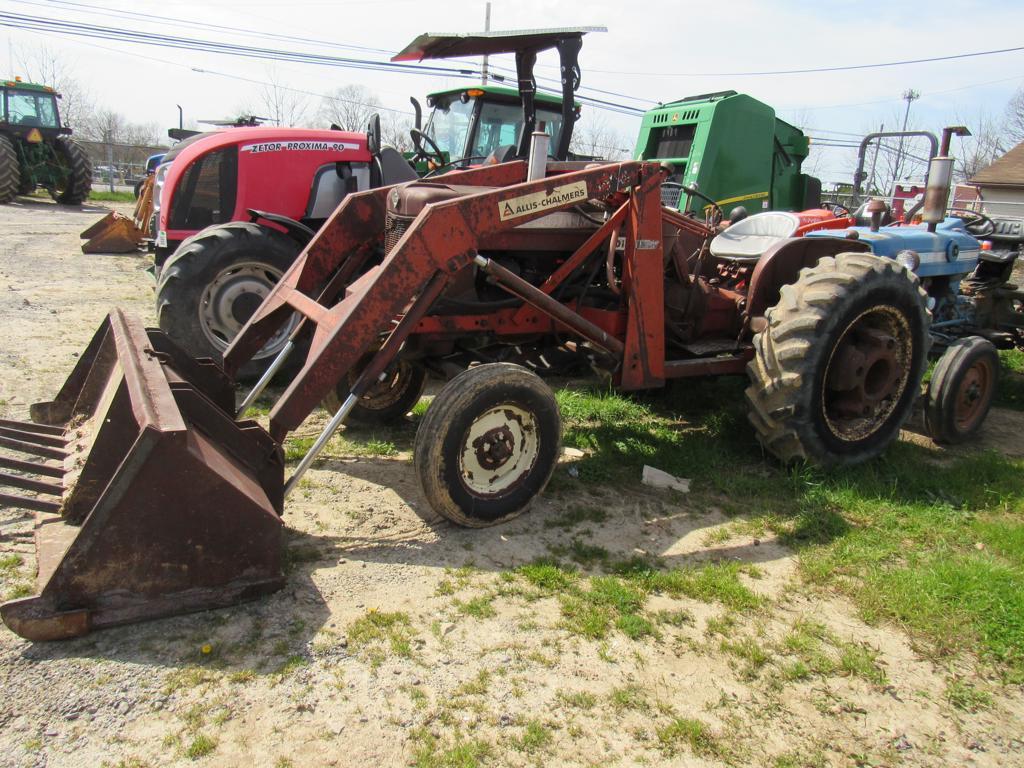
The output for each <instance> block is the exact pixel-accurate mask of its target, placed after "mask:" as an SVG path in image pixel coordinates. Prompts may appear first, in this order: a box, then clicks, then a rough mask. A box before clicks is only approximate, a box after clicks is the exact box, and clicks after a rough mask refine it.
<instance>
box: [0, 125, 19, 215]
mask: <svg viewBox="0 0 1024 768" xmlns="http://www.w3.org/2000/svg"><path fill="white" fill-rule="evenodd" d="M20 186H21V166H20V164H19V163H18V153H17V152H16V151H15V149H14V144H13V143H12V142H11V140H10V139H9V138H8V137H7V136H0V203H9V202H11V200H13V199H14V198H15V197H16V196H17V195H18V189H19V187H20Z"/></svg>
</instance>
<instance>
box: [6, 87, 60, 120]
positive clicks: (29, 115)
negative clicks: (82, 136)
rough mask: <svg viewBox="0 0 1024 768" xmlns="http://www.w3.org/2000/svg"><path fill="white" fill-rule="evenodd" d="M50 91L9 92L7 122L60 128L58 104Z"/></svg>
mask: <svg viewBox="0 0 1024 768" xmlns="http://www.w3.org/2000/svg"><path fill="white" fill-rule="evenodd" d="M55 101H56V100H55V98H54V96H53V95H52V94H49V93H31V92H26V91H8V92H7V122H9V123H12V124H14V125H30V126H32V127H38V128H59V127H60V126H59V125H58V124H57V105H56V103H55Z"/></svg>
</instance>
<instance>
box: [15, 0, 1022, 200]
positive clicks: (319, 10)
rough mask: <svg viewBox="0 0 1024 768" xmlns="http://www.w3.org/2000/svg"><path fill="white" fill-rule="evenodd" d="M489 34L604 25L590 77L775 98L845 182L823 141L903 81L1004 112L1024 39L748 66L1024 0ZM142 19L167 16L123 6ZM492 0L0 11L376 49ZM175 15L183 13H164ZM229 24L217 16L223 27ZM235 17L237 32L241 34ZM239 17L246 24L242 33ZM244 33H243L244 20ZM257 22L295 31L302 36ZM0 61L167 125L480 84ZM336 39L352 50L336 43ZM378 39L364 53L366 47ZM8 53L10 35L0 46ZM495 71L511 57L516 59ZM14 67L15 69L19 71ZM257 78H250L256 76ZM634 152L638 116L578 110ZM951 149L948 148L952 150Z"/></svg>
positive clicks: (224, 2) (84, 60) (927, 30)
mask: <svg viewBox="0 0 1024 768" xmlns="http://www.w3.org/2000/svg"><path fill="white" fill-rule="evenodd" d="M491 6H492V9H491V28H492V29H530V28H543V27H563V26H606V27H607V28H608V32H605V33H594V34H589V35H587V37H586V38H585V40H584V45H583V51H582V53H581V55H580V63H581V68H582V71H583V80H582V83H583V86H584V93H588V92H587V91H586V90H585V89H586V88H587V87H588V86H589V87H592V88H598V89H601V90H603V91H610V92H613V93H614V94H617V95H609V94H607V93H604V94H593V93H592V92H591V93H592V95H595V96H597V97H599V98H602V99H606V100H609V101H613V102H616V103H621V104H628V105H630V106H633V107H639V108H641V109H646V108H649V107H651V106H654V105H655V104H656V103H657V102H659V101H671V100H674V99H678V98H681V97H683V96H687V95H692V94H698V93H706V92H711V91H721V90H726V89H733V90H737V91H740V92H743V93H748V94H750V95H751V96H754V97H755V98H758V99H760V100H762V101H765V102H767V103H768V104H770V105H772V106H773V107H774V108H775V110H776V113H777V114H778V116H779V117H781V118H783V119H785V120H788V121H790V122H793V123H795V124H797V125H800V126H801V127H803V128H804V129H805V131H806V132H807V133H808V134H810V135H811V136H812V141H813V142H814V144H813V146H815V147H816V149H815V151H814V153H813V155H812V158H811V162H810V163H809V165H810V166H812V167H810V168H805V170H811V171H812V172H814V173H815V175H818V176H819V177H821V178H822V179H823V180H824V181H826V182H837V181H848V180H849V177H850V174H851V170H852V157H853V154H854V152H853V150H850V149H843V148H832V147H825V146H823V144H827V143H835V142H836V141H845V142H853V141H856V137H858V136H861V135H863V134H864V133H865V132H867V131H869V130H877V129H878V127H879V126H880V125H882V124H885V126H886V129H892V128H894V127H897V126H896V123H897V122H902V118H903V110H904V108H905V106H906V102H904V101H903V100H902V94H903V93H904V92H905V91H906V90H908V89H913V90H915V91H917V92H918V93H919V94H920V98H919V99H917V100H915V101H914V102H913V103H912V107H911V117H910V127H912V128H923V129H927V130H931V131H933V132H936V133H938V132H939V131H940V130H941V128H942V127H943V126H945V125H950V124H956V123H964V124H966V125H968V127H971V126H972V125H977V124H979V122H980V121H981V120H982V119H983V118H984V117H986V116H987V117H1000V116H1001V115H1002V113H1003V110H1004V107H1005V105H1006V103H1007V101H1008V100H1009V99H1010V98H1011V96H1012V95H1013V93H1014V92H1015V91H1016V90H1017V89H1018V88H1020V87H1022V86H1024V50H1022V51H1015V52H1009V53H1002V54H996V55H987V56H976V57H970V58H960V59H955V60H951V61H942V62H931V63H921V64H911V65H904V66H896V67H886V68H873V69H857V70H851V71H838V72H818V73H809V74H790V75H781V74H775V75H763V76H744V75H741V74H740V73H749V72H764V71H778V70H791V69H810V68H820V67H842V66H851V65H864V64H875V63H881V62H892V61H901V60H907V59H920V58H930V57H936V56H948V55H955V54H964V53H973V52H978V51H988V50H994V49H1001V48H1013V47H1019V46H1024V37H1022V35H1021V33H1020V30H1021V29H1024V2H1020V0H987V1H986V2H972V1H971V0H960V1H959V2H947V1H946V0H937V1H934V2H931V3H929V4H923V5H921V6H920V7H912V8H911V7H908V6H899V7H892V6H889V7H888V8H889V10H882V9H883V8H885V7H886V6H883V5H882V4H868V3H862V4H855V5H852V6H842V8H840V6H838V5H837V4H835V3H823V2H820V0H816V1H814V2H803V1H798V0H772V1H769V0H763V1H761V2H757V1H755V0H729V1H728V2H726V3H722V4H721V5H717V4H714V3H708V2H699V3H698V2H688V1H682V2H681V1H679V0H676V1H675V2H671V1H670V0H650V1H649V2H646V3H644V4H643V5H640V4H639V3H623V2H615V3H613V2H610V1H609V0H588V2H586V3H578V2H560V3H554V2H550V0H549V1H548V2H544V1H543V0H492V3H491ZM119 12H131V13H134V14H151V15H153V16H159V17H164V19H165V20H163V21H158V20H156V19H145V18H139V17H126V16H124V15H120V14H119ZM484 12H485V2H484V0H446V1H445V2H433V3H430V2H424V0H287V2H282V1H281V0H244V2H233V1H232V0H205V1H204V2H192V1H191V0H161V1H160V2H151V1H150V0H137V1H135V2H116V1H115V2H103V0H73V2H69V0H0V23H2V15H3V14H21V15H30V16H37V17H42V18H48V19H61V20H71V21H82V22H88V23H92V24H99V25H104V26H113V27H117V28H120V29H128V30H140V31H146V32H157V31H158V32H162V33H165V34H175V35H181V36H185V37H193V38H201V39H204V40H214V41H222V42H231V43H236V44H242V45H259V46H262V47H266V48H274V49H287V50H293V51H294V50H298V51H303V52H315V53H325V54H329V55H333V56H349V57H358V58H368V59H374V60H386V59H387V58H388V57H389V52H396V51H398V50H400V49H402V48H403V47H405V45H406V44H408V43H409V42H410V41H412V40H413V38H415V37H416V36H417V35H418V34H421V33H424V32H472V31H478V30H481V29H483V26H484ZM167 18H172V19H176V20H185V21H188V22H190V23H191V26H186V25H184V24H181V23H180V22H177V21H175V22H169V21H166V19H167ZM220 27H226V28H227V29H224V28H220ZM236 30H237V31H236ZM242 30H246V31H245V32H243V31H242ZM250 31H251V32H250ZM253 32H258V33H262V34H263V35H267V34H270V35H288V36H292V37H300V38H306V39H308V40H309V42H298V41H296V40H294V39H292V40H282V39H277V38H270V37H265V36H264V37H258V36H255V35H254V34H253ZM0 34H2V35H3V36H4V37H6V41H3V40H2V38H0V45H2V44H3V42H6V47H7V49H8V51H7V52H8V62H7V65H8V67H9V68H12V69H14V70H16V69H17V67H16V62H17V56H18V52H19V51H24V50H31V49H33V48H34V47H38V46H44V45H45V46H47V47H48V48H50V49H51V50H53V51H56V52H59V54H60V55H61V56H62V57H63V58H65V59H66V60H67V61H68V62H69V63H71V64H72V66H73V67H74V71H75V76H76V78H77V79H78V81H79V82H81V83H82V84H84V85H86V86H87V87H88V89H89V91H90V92H91V94H92V96H93V98H94V99H95V100H96V101H97V102H99V103H102V104H104V105H105V106H108V107H109V108H111V109H113V110H115V111H117V112H120V113H122V114H124V115H125V116H126V117H127V118H128V119H129V120H130V121H133V122H147V123H148V122H156V123H159V124H160V125H161V126H166V127H171V126H174V125H176V124H177V120H178V110H177V107H176V106H175V105H176V104H180V105H182V108H183V110H184V113H185V118H186V120H189V119H201V118H218V117H227V116H231V115H233V114H234V113H235V111H236V110H237V108H238V106H239V105H241V104H244V103H252V102H254V101H255V100H256V98H257V95H258V92H259V91H260V89H261V87H262V86H261V85H259V84H258V83H259V82H266V81H270V80H273V81H276V82H278V83H279V84H281V85H285V86H290V87H292V88H297V89H301V90H304V91H309V92H312V93H325V92H328V91H331V90H333V89H334V88H337V87H339V86H343V85H348V84H353V83H354V84H359V85H363V86H366V87H367V88H369V89H370V90H371V91H373V92H374V93H375V94H376V95H377V97H378V98H379V99H380V101H381V103H382V104H383V106H385V107H389V108H392V109H396V110H400V111H408V110H409V102H408V99H409V96H417V97H418V98H420V99H421V100H422V98H423V96H424V95H425V94H426V93H427V92H429V91H432V90H438V89H441V88H445V87H451V86H458V85H463V84H470V83H472V82H474V80H473V79H465V78H458V77H446V76H440V75H436V74H419V73H408V72H400V73H397V72H371V71H363V70H354V69H348V68H340V67H333V66H331V67H328V66H320V65H307V64H297V63H274V64H271V63H269V62H265V61H256V60H249V59H243V58H237V57H230V56H224V55H218V54H210V53H197V52H190V51H181V50H171V49H164V48H155V47H150V46H144V45H137V44H131V43H126V42H113V41H108V40H85V39H81V38H75V37H66V36H61V35H56V34H52V33H45V34H44V33H39V32H28V31H24V30H19V29H12V28H11V27H9V26H4V27H2V28H0ZM339 46H352V47H354V48H343V47H339ZM364 49H371V50H364ZM0 55H2V48H0ZM555 62H556V57H555V54H554V53H553V52H549V53H547V54H544V55H543V56H542V57H541V59H540V61H539V67H538V74H539V75H540V76H541V77H555V76H556V75H557V69H556V67H555ZM495 63H496V64H497V65H498V66H499V67H505V68H507V69H511V68H513V67H514V64H513V62H512V60H511V57H500V58H499V59H498V60H497V61H496V62H495ZM12 74H18V72H17V71H13V72H12ZM252 81H256V82H252ZM584 119H585V120H591V121H593V120H595V119H597V120H599V121H602V122H604V123H605V124H606V125H607V126H608V127H609V128H611V129H612V130H614V131H615V132H617V133H619V134H620V135H621V136H622V137H623V139H624V141H623V143H625V144H626V145H627V146H628V147H630V148H631V147H632V143H633V141H634V140H635V137H636V134H637V131H638V128H639V124H640V120H639V118H638V117H629V116H626V115H622V114H618V113H614V112H604V111H601V110H596V109H595V108H593V107H584ZM956 150H957V146H956V145H955V144H954V154H956Z"/></svg>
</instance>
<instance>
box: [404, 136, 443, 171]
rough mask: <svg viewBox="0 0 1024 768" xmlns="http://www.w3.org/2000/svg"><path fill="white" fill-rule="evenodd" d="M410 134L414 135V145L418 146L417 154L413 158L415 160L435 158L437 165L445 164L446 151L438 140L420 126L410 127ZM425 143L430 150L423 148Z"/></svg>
mask: <svg viewBox="0 0 1024 768" xmlns="http://www.w3.org/2000/svg"><path fill="white" fill-rule="evenodd" d="M409 136H410V137H412V145H413V146H414V147H415V148H416V156H415V157H414V158H413V161H414V162H415V161H416V160H420V159H423V160H427V161H430V160H434V163H435V165H445V164H446V163H447V161H446V160H445V159H444V152H442V151H441V148H440V147H439V146H437V142H436V141H434V140H433V139H432V138H430V137H429V136H427V134H425V133H424V132H423V131H421V130H420V129H419V128H410V129H409ZM424 144H426V145H427V149H429V150H430V151H429V152H427V151H425V150H424V149H423V145H424Z"/></svg>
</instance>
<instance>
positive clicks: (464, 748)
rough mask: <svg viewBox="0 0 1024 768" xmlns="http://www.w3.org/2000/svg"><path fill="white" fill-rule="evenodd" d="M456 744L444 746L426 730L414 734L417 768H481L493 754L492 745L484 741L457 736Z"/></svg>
mask: <svg viewBox="0 0 1024 768" xmlns="http://www.w3.org/2000/svg"><path fill="white" fill-rule="evenodd" d="M453 741H454V743H452V744H450V745H444V744H442V743H441V741H440V740H439V739H437V738H436V737H434V736H433V735H431V733H430V732H429V731H428V730H427V729H426V728H420V729H418V730H417V731H415V732H414V733H413V743H414V747H413V760H412V765H413V766H415V768H479V766H483V765H485V761H486V760H487V758H488V757H490V756H491V754H492V753H493V748H492V747H491V745H490V744H489V743H488V742H486V741H484V740H483V739H469V740H466V739H463V738H462V736H461V735H459V734H456V735H455V738H454V740H453Z"/></svg>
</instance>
